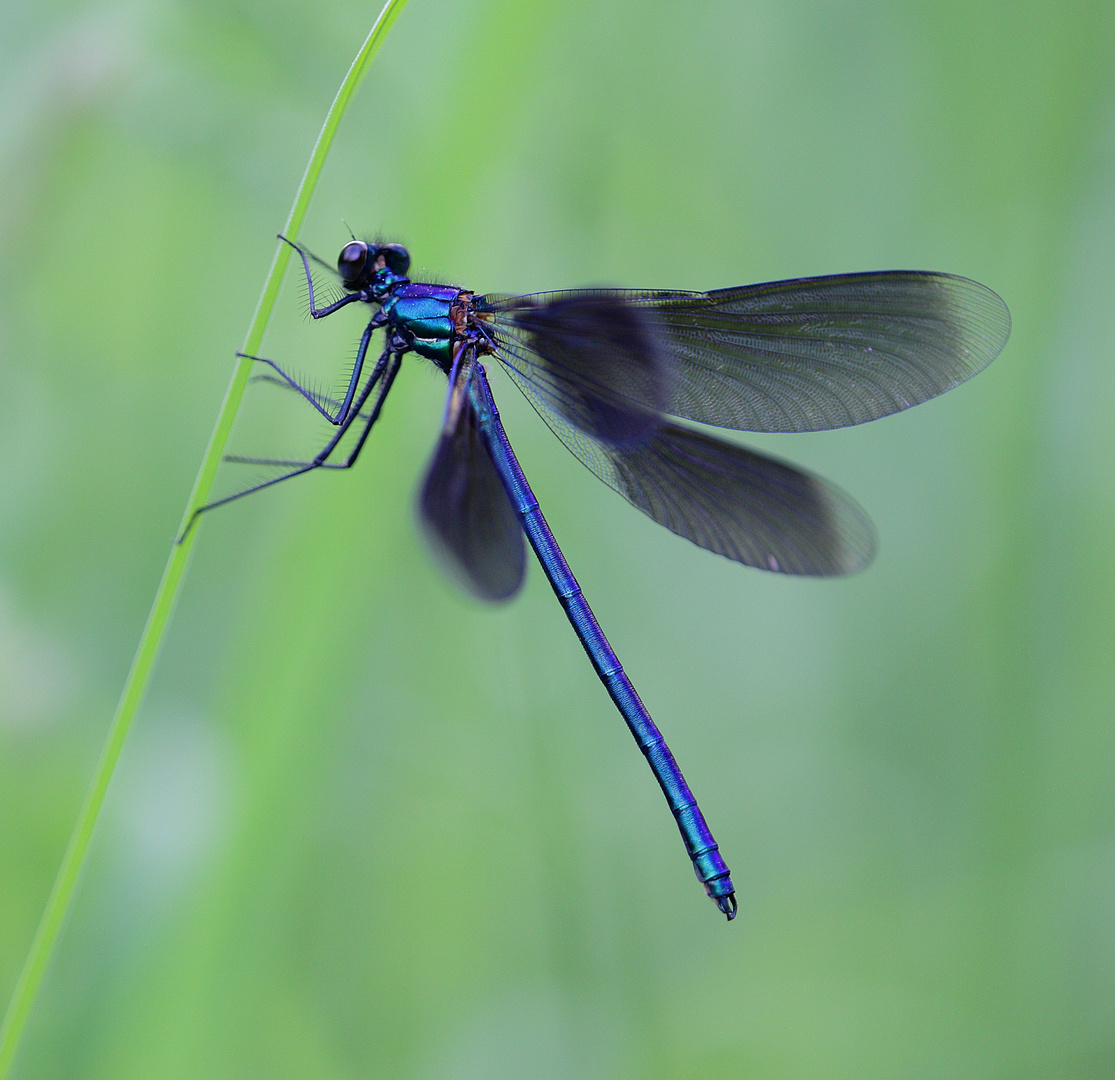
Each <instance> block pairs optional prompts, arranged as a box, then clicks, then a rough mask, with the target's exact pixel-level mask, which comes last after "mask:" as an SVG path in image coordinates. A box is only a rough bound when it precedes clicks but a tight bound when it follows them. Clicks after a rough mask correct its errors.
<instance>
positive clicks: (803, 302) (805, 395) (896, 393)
mask: <svg viewBox="0 0 1115 1080" xmlns="http://www.w3.org/2000/svg"><path fill="white" fill-rule="evenodd" d="M594 294H595V291H594V290H588V291H586V292H585V293H572V294H570V293H553V294H536V295H534V296H525V297H490V298H485V297H481V298H478V304H477V307H478V310H481V311H483V310H487V311H488V312H489V313H490V314H488V315H487V318H488V319H489V320H490V321H491V324H492V327H493V329H492V333H493V335H494V336H496V337H497V338H499V337H500V335H502V338H500V340H501V344H505V345H506V346H507V348H506V351H507V353H508V358H507V362H508V364H509V369H510V370H511V373H512V376H513V377H515V378H516V381H517V382H519V385H520V387H522V386H523V383H524V382H530V383H532V384H533V385H534V386H535V389H536V391H537V393H538V394H539V396H541V397H545V398H546V399H547V400H548V401H550V402H551V403H552V404H553V405H554V407H555V408H557V410H558V411H559V412H561V413H562V415H564V416H566V418H567V419H569V420H571V421H572V422H574V423H577V418H576V416H575V415H569V414H568V413H566V412H565V411H564V410H563V409H562V408H561V407H560V402H556V401H554V397H555V393H554V387H553V383H552V374H551V372H550V370H549V369H550V367H551V364H550V362H549V361H548V360H547V359H546V357H545V356H544V355H542V356H541V357H540V360H539V359H535V357H534V356H533V355H532V353H537V349H536V347H535V340H534V338H532V337H531V336H530V335H529V334H524V333H522V332H521V331H520V324H521V323H522V322H523V320H524V318H526V319H528V320H529V318H530V316H529V315H528V314H526V313H527V312H529V311H531V310H533V309H536V308H542V309H543V310H545V309H547V308H549V307H551V306H552V305H558V306H559V309H560V306H561V305H563V304H564V305H569V304H574V305H576V304H578V303H582V304H583V303H585V301H583V300H578V299H576V298H577V297H581V296H591V295H594ZM604 295H607V296H608V297H609V298H610V301H609V302H610V303H612V304H620V305H625V306H628V307H630V308H633V309H635V310H638V311H639V312H640V313H641V315H642V316H643V321H642V322H641V323H640V326H641V328H642V330H643V332H644V333H645V334H648V335H649V337H650V339H651V340H652V342H653V347H654V349H655V350H656V353H655V355H656V357H657V360H656V363H657V365H658V366H659V368H664V373H663V375H662V376H661V377H659V378H657V379H656V380H655V382H654V387H655V391H654V393H648V392H646V390H645V388H644V387H642V386H641V385H640V384H639V383H637V382H635V381H630V382H628V383H625V384H622V385H617V386H615V387H614V393H615V395H616V396H617V397H619V398H621V399H622V400H623V402H625V403H626V406H627V408H629V409H630V410H632V411H634V410H637V409H639V408H643V409H648V410H659V411H662V412H667V413H670V414H671V415H674V416H679V417H682V418H685V419H689V420H696V421H698V422H700V423H704V424H712V425H714V426H717V427H726V428H733V429H736V430H741V431H787V432H788V431H819V430H824V429H828V428H838V427H846V426H848V425H850V424H861V423H864V422H866V421H868V420H874V419H877V418H878V417H881V416H886V415H888V414H890V413H894V412H899V411H901V410H902V409H907V408H909V407H910V406H911V405H917V404H920V403H921V402H923V401H928V400H929V399H930V398H933V397H936V396H937V395H938V394H942V393H944V392H945V391H946V390H949V389H951V388H952V387H954V386H957V385H959V384H960V383H962V382H964V381H965V380H966V379H969V378H971V377H972V376H973V375H975V374H976V373H977V372H979V371H981V370H983V368H985V367H986V366H987V365H988V364H989V363H991V361H992V360H993V359H994V358H995V357H996V356H997V355H998V354H999V352H1000V351H1001V350H1002V348H1003V346H1004V345H1005V344H1006V341H1007V338H1008V336H1009V334H1010V313H1009V312H1008V311H1007V307H1006V305H1005V304H1004V303H1003V301H1002V300H1001V299H1000V298H999V297H998V296H997V295H996V294H995V293H994V292H992V291H991V290H990V289H988V288H986V287H985V286H983V285H980V284H979V283H977V282H975V281H970V280H968V279H967V278H963V277H956V276H954V275H951V274H936V273H927V272H922V271H906V270H894V271H883V272H878V273H866V274H839V275H835V276H831V277H814V278H799V279H794V280H791V281H776V282H769V283H765V284H761V285H745V286H740V287H737V288H730V289H718V290H716V291H714V292H708V293H681V292H661V291H653V290H607V291H605V293H604ZM589 329H590V328H589V327H587V326H586V327H585V328H584V330H583V332H582V335H581V338H582V345H581V346H580V348H581V352H582V353H583V354H585V355H588V354H589V353H590V352H591V351H592V348H591V346H590V345H589V344H588V343H587V342H586V341H585V340H584V339H585V338H586V337H587V335H588V332H589ZM656 370H657V369H656ZM663 395H665V400H664V398H663ZM578 426H581V427H582V430H586V431H588V432H589V434H595V432H594V431H592V430H591V429H590V428H585V427H583V426H582V425H580V424H578Z"/></svg>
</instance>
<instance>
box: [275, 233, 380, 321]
mask: <svg viewBox="0 0 1115 1080" xmlns="http://www.w3.org/2000/svg"><path fill="white" fill-rule="evenodd" d="M279 239H280V240H282V241H283V243H284V244H290V246H291V247H292V248H294V250H295V251H297V252H298V254H299V256H301V258H302V269H303V270H305V271H306V286H307V288H308V289H309V290H310V314H311V315H312V316H313V317H314V318H315V319H324V318H325V316H326V315H332V314H333V312H334V311H337V310H338V309H339V308H343V307H344V306H345V305H346V304H351V303H352V302H353V301H354V300H367V299H369V297H366V296H365V295H364V293H363V292H361V291H357V292H351V293H348V294H347V295H345V296H342V297H341V299H340V300H337V301H335V302H334V303H332V304H327V305H326V306H325V307H323V308H319V307H317V305H316V303H315V301H314V277H313V274H311V273H310V259H313V260H314V262H316V263H319V264H320V265H322V266H324V267H325V268H326V269H327V270H329V271H330V272H331V273H334V274H335V273H336V272H337V271H336V270H334V269H333V267H331V266H330V265H329V264H328V263H327V262H326V261H325V260H324V259H319V258H318V257H317V256H316V255H314V254H313V253H312V252H310V251H307V250H306V249H305V248H304V247H301V246H300V245H298V244H296V243H295V242H294V241H293V240H288V239H287V238H286V237H285V236H283V234H282V233H279Z"/></svg>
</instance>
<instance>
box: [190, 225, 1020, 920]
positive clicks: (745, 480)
mask: <svg viewBox="0 0 1115 1080" xmlns="http://www.w3.org/2000/svg"><path fill="white" fill-rule="evenodd" d="M281 239H285V238H281ZM287 243H290V244H291V246H292V247H293V248H294V249H295V250H296V251H297V252H298V253H299V255H300V256H301V258H302V266H303V269H304V270H305V274H306V282H307V285H308V288H309V301H310V313H311V314H312V315H313V317H314V318H315V319H320V318H324V317H325V316H326V315H331V314H333V313H334V312H335V311H339V310H340V309H341V308H343V307H347V306H348V305H350V304H355V303H361V304H368V305H370V306H371V307H372V308H373V309H374V311H373V314H372V316H371V318H370V319H369V320H368V323H367V325H366V327H365V328H364V333H363V336H362V337H361V339H360V345H359V348H358V350H357V353H356V362H355V365H354V368H353V371H352V375H351V378H350V379H349V381H348V385H347V388H346V389H345V391H344V393H343V396H342V397H341V398H340V400H334V399H332V398H328V397H324V396H322V395H320V394H318V393H316V392H314V391H312V390H310V389H307V388H306V387H304V386H302V385H300V384H299V383H298V382H297V381H296V380H295V379H293V378H292V377H291V376H290V375H288V374H287V373H286V372H285V371H284V370H283V369H282V368H281V367H280V366H279V365H278V364H276V363H275V362H274V361H273V360H268V359H265V358H264V357H260V356H251V357H248V359H251V360H253V361H257V362H259V363H260V364H265V365H267V366H268V367H269V368H271V369H272V371H273V372H274V375H270V376H269V377H270V378H272V379H274V380H276V381H280V382H282V383H283V384H284V385H286V386H288V387H290V388H291V389H292V390H295V391H297V392H298V393H300V394H301V395H302V396H303V397H304V398H305V399H306V400H307V401H308V402H309V403H310V404H311V405H312V406H313V407H314V408H315V409H316V410H317V411H318V412H319V413H321V415H322V416H324V417H325V418H326V419H327V420H328V421H329V422H330V423H331V424H333V425H334V426H335V427H336V428H337V431H336V433H335V434H334V436H333V437H332V438H331V439H330V440H329V441H328V442H327V443H326V445H325V446H324V447H322V449H321V451H320V452H319V453H318V454H317V455H316V456H315V457H314V458H313V459H312V460H309V461H298V462H287V461H275V460H271V459H260V458H243V457H238V458H235V459H233V460H239V461H250V462H254V463H256V464H264V465H273V466H279V467H281V468H282V470H283V471H282V472H281V473H280V474H279V475H276V476H274V477H272V478H270V479H268V480H265V481H263V482H261V483H258V484H255V485H253V486H252V487H250V488H247V489H245V490H244V491H240V492H237V493H236V494H235V495H230V496H228V497H227V498H224V499H220V500H219V501H217V502H214V503H210V504H209V505H208V506H206V507H203V508H202V510H210V509H212V508H213V507H215V506H221V505H223V504H225V503H228V502H231V501H232V500H233V499H238V498H241V497H243V496H244V495H248V494H250V493H252V492H254V491H259V490H261V489H262V488H265V487H271V486H272V485H274V484H277V483H279V482H280V481H283V480H289V479H290V478H291V477H293V476H299V475H301V474H302V473H307V472H312V471H313V470H315V469H322V468H325V469H347V468H350V467H351V466H352V465H353V464H354V463H355V462H356V459H357V457H358V456H359V454H360V451H361V450H362V449H363V447H364V443H365V441H366V439H367V437H368V434H369V433H370V432H371V430H372V428H373V427H374V425H375V423H376V420H377V419H378V417H379V415H380V412H381V410H382V408H383V403H384V401H385V400H386V398H387V395H388V393H389V392H390V390H391V386H392V384H393V383H394V381H395V376H396V375H397V374H398V372H399V367H400V364H401V362H402V358H403V356H405V355H406V354H407V353H414V354H416V355H417V356H421V357H424V358H426V359H428V360H431V361H433V363H434V364H436V365H437V366H438V367H439V368H440V369H441V370H442V371H444V372H445V373H446V375H447V376H448V377H449V394H448V398H447V400H446V405H445V415H444V421H443V424H442V430H441V437H440V439H439V441H438V444H437V446H436V448H435V450H434V455H433V459H432V461H431V462H430V466H429V469H428V471H427V474H426V479H425V483H424V485H423V488H422V494H421V498H420V503H419V505H420V513H421V518H422V523H423V525H424V527H425V531H426V533H427V535H428V536H429V538H430V540H431V542H432V544H433V546H434V547H435V548H436V549H437V550H438V551H439V552H440V553H441V554H442V556H443V557H444V560H445V561H446V563H447V565H448V566H449V567H450V568H451V570H452V571H453V572H454V573H455V575H456V577H457V578H458V579H459V580H460V582H461V584H462V585H463V586H464V587H465V588H466V589H468V590H469V591H470V592H472V593H473V594H474V595H475V596H477V597H479V598H480V599H482V600H490V601H499V600H507V599H509V598H510V597H511V596H513V595H514V594H515V593H516V592H517V591H518V589H519V587H520V586H521V585H522V583H523V577H524V574H525V571H526V555H525V547H524V544H523V536H524V534H525V535H526V539H527V540H528V541H529V542H530V545H531V547H533V548H534V551H535V554H536V555H537V556H538V561H539V562H540V563H541V564H542V569H543V571H544V572H545V574H546V577H547V578H548V579H549V582H550V585H551V586H552V587H553V590H554V592H555V593H556V594H557V597H558V600H559V601H560V602H561V604H562V606H563V607H564V609H565V612H566V614H567V616H568V617H569V621H570V623H571V624H572V626H573V630H574V632H575V633H576V634H577V636H578V638H579V639H580V641H581V644H582V645H583V646H584V648H585V651H586V652H587V653H588V655H589V658H590V659H591V661H592V664H593V666H594V667H595V668H596V673H597V675H598V676H599V677H600V680H601V682H602V683H603V684H604V686H605V688H606V689H607V691H608V693H609V694H610V695H611V697H612V700H613V701H614V702H615V704H616V707H617V708H618V709H619V712H620V714H621V715H622V716H623V718H624V720H625V721H626V722H627V725H628V727H629V728H630V730H631V733H632V735H634V737H635V741H636V742H637V743H638V744H639V748H640V749H641V750H642V751H643V754H644V755H645V756H646V758H647V761H648V763H649V764H650V767H651V770H652V771H653V772H654V775H655V777H656V778H657V780H658V783H659V784H660V785H661V787H662V790H663V792H664V793H665V796H666V801H667V803H668V804H669V806H670V810H671V811H672V812H673V815H674V818H675V820H676V821H677V824H678V828H679V829H680V830H681V835H682V839H683V840H684V842H685V847H686V850H687V851H688V853H689V857H690V859H691V860H692V862H693V868H694V870H695V871H696V873H697V877H698V879H699V880H700V881H701V883H702V884H703V885H704V887H705V890H706V891H707V892H708V895H709V896H710V897H712V899H713V900H714V901H715V902H716V905H717V907H718V908H719V909H720V911H722V912H723V913H724V914H725V915H727V917H728V918H729V919H731V918H733V917H734V915H735V913H736V899H735V889H734V887H733V885H732V881H731V876H730V872H729V870H728V867H727V865H726V864H725V862H724V860H723V859H722V858H721V856H720V852H719V850H718V848H717V845H716V841H715V840H714V839H713V837H712V833H711V832H710V831H709V828H708V826H707V825H706V823H705V819H704V816H703V815H702V814H701V811H700V809H699V807H698V806H697V802H696V800H695V799H694V797H693V794H692V792H691V791H690V790H689V786H688V784H687V783H686V782H685V778H684V777H683V776H682V774H681V770H680V769H679V768H678V766H677V763H676V762H675V761H674V758H673V755H672V754H671V753H670V750H669V747H667V745H666V741H665V740H664V739H663V737H662V735H661V733H660V732H659V730H658V728H657V727H656V726H655V724H654V721H653V720H652V719H651V717H650V714H649V713H648V712H647V710H646V708H645V706H644V705H643V703H642V701H641V700H640V699H639V695H638V694H637V693H636V692H635V688H634V687H633V686H632V685H631V681H630V679H628V677H627V675H626V674H625V673H624V670H623V667H622V666H621V665H620V662H619V660H618V659H617V658H616V655H615V653H614V652H613V651H612V649H611V647H610V646H609V644H608V641H607V639H606V638H605V636H604V633H603V631H602V630H601V629H600V625H599V623H598V622H597V621H596V618H595V616H594V615H593V613H592V611H591V610H590V608H589V606H588V603H587V602H586V600H585V598H584V596H583V594H582V592H581V589H580V586H579V585H578V584H577V581H576V579H575V578H574V576H573V574H572V572H571V571H570V569H569V566H568V564H567V563H566V561H565V559H564V557H563V556H562V554H561V551H560V549H559V548H558V545H557V541H556V540H555V539H554V535H553V533H552V532H551V531H550V528H549V526H548V525H547V524H546V519H545V518H544V517H543V516H542V511H541V510H540V509H539V506H538V501H537V500H536V499H535V497H534V494H533V493H532V491H531V489H530V485H529V484H528V483H527V480H526V477H525V476H524V475H523V471H522V469H521V468H520V467H519V462H518V461H517V460H516V458H515V454H514V452H513V451H512V449H511V445H510V443H509V442H508V440H507V435H506V434H505V433H504V429H503V425H502V424H501V423H500V418H499V413H498V412H497V410H496V405H495V402H494V400H493V398H492V393H491V390H490V388H489V385H488V378H487V374H486V372H485V370H484V362H485V360H486V358H488V357H492V358H494V359H495V360H497V361H498V362H499V363H500V364H501V365H502V366H503V368H504V370H506V371H507V373H508V374H509V375H510V376H511V378H512V380H513V381H514V382H515V383H516V384H517V385H518V387H519V389H520V390H522V392H523V393H524V394H525V395H526V396H527V398H528V399H529V401H530V402H531V404H532V405H533V406H534V408H535V409H536V410H537V411H538V412H539V414H540V415H541V416H542V418H543V420H545V421H546V423H547V424H548V425H549V427H550V428H551V430H552V431H553V432H554V434H555V435H557V437H558V438H559V439H561V441H562V442H563V443H565V445H566V446H567V447H568V448H569V449H570V450H571V451H572V452H573V453H574V454H575V455H576V456H577V457H578V458H580V460H581V461H582V462H583V463H584V464H585V465H586V466H587V467H588V468H589V469H590V470H592V472H594V473H595V474H596V475H597V476H598V477H600V479H601V480H603V481H604V482H605V483H606V484H608V485H609V486H610V487H612V488H614V489H615V490H616V491H618V492H619V493H620V494H621V495H622V496H623V497H624V498H625V499H627V500H628V501H629V502H630V503H632V505H634V506H636V507H638V508H639V509H640V510H642V511H643V513H645V514H647V515H648V516H649V517H651V518H652V519H653V520H655V521H657V522H658V523H659V524H661V525H665V526H666V528H668V529H670V530H671V531H672V532H675V533H677V534H678V535H679V536H684V537H686V538H687V539H688V540H692V541H693V543H695V544H697V545H699V546H700V547H703V548H707V549H708V550H709V551H714V552H716V553H717V554H720V555H724V556H726V557H727V558H729V559H734V560H735V561H737V562H741V563H745V564H747V565H748V566H756V567H760V568H761V569H764V570H773V571H777V572H779V573H784V574H812V575H833V574H845V573H849V572H851V571H853V570H858V569H860V568H862V567H863V566H865V565H866V564H867V563H868V562H869V561H870V560H871V557H872V555H873V553H874V531H873V528H872V526H871V522H870V521H869V519H868V517H867V515H866V514H865V513H864V511H863V510H862V509H861V508H860V507H859V506H858V505H857V504H856V503H855V502H854V501H853V500H852V499H851V498H850V497H849V496H847V495H845V494H844V493H843V492H842V491H840V490H839V489H837V488H836V487H834V486H833V485H831V484H829V483H828V482H827V481H825V480H823V479H821V478H819V477H817V476H813V475H810V474H809V473H806V472H804V471H802V470H801V469H798V468H795V467H794V466H792V465H789V464H787V463H785V462H782V461H778V460H776V459H775V458H772V457H768V456H767V455H765V454H758V453H755V452H754V451H751V450H747V449H745V448H744V447H742V446H737V445H736V444H734V443H731V442H727V441H725V440H722V439H718V438H715V437H714V436H712V435H709V434H707V433H705V432H704V431H701V430H697V429H695V428H692V427H687V426H682V425H679V424H676V423H674V422H673V421H672V420H671V419H669V418H671V417H674V418H680V419H682V420H688V421H694V422H696V423H699V424H704V425H710V426H713V427H723V428H731V429H734V430H739V431H771V432H793V431H819V430H824V429H830V428H838V427H844V426H846V425H849V424H861V423H864V422H865V421H868V420H874V419H876V418H877V417H880V416H886V415H888V414H890V413H894V412H898V411H899V410H901V409H906V408H909V407H910V406H911V405H917V404H919V403H920V402H923V401H927V400H928V399H929V398H932V397H936V396H937V395H938V394H941V393H943V392H944V391H946V390H949V389H951V388H952V387H954V386H956V385H958V384H959V383H962V382H964V380H966V379H968V378H970V377H971V376H972V375H974V374H976V372H978V371H980V370H982V369H983V368H984V367H986V366H987V365H988V364H989V363H990V362H991V361H992V360H993V359H994V358H995V357H996V356H997V355H998V354H999V352H1000V350H1001V349H1002V348H1003V346H1004V344H1005V343H1006V340H1007V337H1008V335H1009V334H1010V314H1009V312H1008V311H1007V308H1006V305H1005V304H1004V303H1003V301H1002V300H1000V299H999V297H998V296H997V295H996V294H995V293H993V292H992V291H991V290H990V289H987V288H985V287H984V286H982V285H979V284H977V283H976V282H974V281H969V280H968V279H967V278H962V277H955V276H953V275H951V274H936V273H926V272H921V271H906V270H893V271H883V272H879V273H861V274H840V275H836V276H832V277H814V278H800V279H796V280H792V281H777V282H771V283H768V284H762V285H745V286H740V287H737V288H728V289H717V290H715V291H713V292H707V293H693V292H675V291H670V290H656V289H579V290H572V291H564V292H550V293H535V294H532V295H527V296H502V295H484V296H482V295H478V294H476V293H473V292H470V291H469V290H467V289H461V288H457V287H455V286H448V285H433V284H422V283H419V282H412V281H411V280H410V279H409V278H408V277H407V273H408V271H409V268H410V255H409V254H408V252H407V251H406V249H405V248H403V247H402V246H400V245H398V244H383V243H365V242H364V241H361V240H355V239H354V240H352V241H351V242H349V243H347V244H345V246H344V247H343V248H342V249H341V254H340V257H339V258H338V260H337V274H338V276H339V278H340V281H341V283H342V285H343V289H344V291H343V294H342V295H340V296H339V298H338V299H336V300H334V301H333V302H332V303H327V304H325V305H324V306H322V307H318V306H317V302H316V297H315V285H314V279H313V275H312V273H311V261H313V262H316V263H318V264H319V265H321V266H323V267H325V268H326V269H328V270H329V271H330V272H332V267H331V266H329V265H328V264H327V263H325V262H324V261H322V260H321V259H318V258H317V257H316V256H315V255H312V254H311V253H310V252H309V251H307V250H306V249H305V248H303V247H301V246H300V245H298V244H294V243H292V242H291V241H287ZM380 329H382V330H383V331H384V337H385V341H384V344H383V347H382V349H381V351H380V352H379V355H378V359H377V360H376V361H375V362H374V363H373V364H371V369H370V371H368V372H367V373H366V372H365V369H366V368H367V366H368V365H367V363H366V360H367V356H368V352H369V348H370V343H371V340H372V336H373V334H374V333H375V332H376V331H377V330H380ZM350 430H353V431H354V439H355V441H354V442H353V443H352V445H351V448H349V449H348V450H347V451H346V452H343V453H342V452H341V451H339V449H338V448H339V447H340V445H341V442H342V440H343V439H344V437H345V435H346V434H347V433H348V432H349V431H350ZM202 510H199V511H197V513H201V512H202ZM195 519H196V514H195V515H194V517H193V518H191V521H190V524H192V523H193V521H194V520H195Z"/></svg>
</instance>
